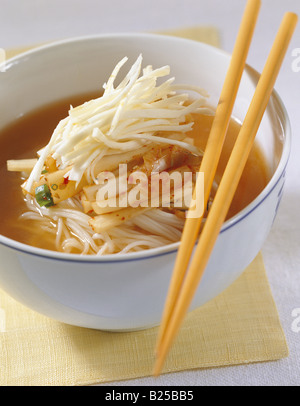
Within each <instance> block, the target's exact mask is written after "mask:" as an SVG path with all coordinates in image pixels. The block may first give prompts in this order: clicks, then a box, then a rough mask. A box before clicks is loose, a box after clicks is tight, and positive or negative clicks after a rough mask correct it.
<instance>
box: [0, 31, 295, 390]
mask: <svg viewBox="0 0 300 406" xmlns="http://www.w3.org/2000/svg"><path fill="white" fill-rule="evenodd" d="M167 33H168V34H169V33H170V32H167ZM178 33H179V34H180V35H182V36H185V37H187V38H191V37H192V38H196V39H198V40H200V39H202V40H203V41H205V42H210V43H213V44H214V45H218V42H217V41H218V32H217V31H216V30H214V29H213V28H209V27H208V28H202V27H200V28H199V29H198V30H197V28H193V29H192V30H188V29H187V30H181V31H179V32H177V34H178ZM171 34H172V35H175V34H176V32H174V33H171ZM197 34H198V35H197ZM18 51H20V50H14V51H13V53H12V52H10V53H7V55H8V56H12V54H16V53H17V52H18ZM0 266H1V265H0ZM7 271H9V270H7ZM157 333H158V329H157V328H151V329H148V330H144V331H139V332H132V333H109V332H102V331H96V330H91V329H84V328H79V327H73V326H69V325H66V324H63V323H59V322H57V321H55V320H52V319H49V318H47V317H45V316H42V315H40V314H38V313H36V312H34V311H32V310H30V309H27V308H26V307H24V306H23V305H21V304H19V303H17V302H16V301H15V300H14V299H12V298H11V297H9V296H8V295H7V294H6V293H5V292H3V291H1V290H0V385H2V386H8V385H10V386H12V385H14V386H30V385H36V386H46V385H49V386H50V385H60V386H63V385H87V384H95V383H105V382H109V381H117V380H125V379H133V378H139V377H145V376H149V375H151V374H152V368H153V365H154V347H155V342H156V338H157ZM287 355H288V348H287V344H286V340H285V336H284V332H283V330H282V327H281V324H280V320H279V317H278V313H277V310H276V306H275V303H274V300H273V297H272V293H271V291H270V287H269V284H268V280H267V276H266V273H265V269H264V264H263V259H262V255H261V254H259V255H258V256H257V258H256V259H255V260H254V261H253V263H252V264H251V265H250V266H249V267H248V268H247V269H246V270H245V271H244V273H243V275H242V276H241V277H240V278H239V279H238V280H237V281H236V282H235V283H233V284H232V285H231V286H230V287H229V288H228V289H227V290H226V291H225V292H223V293H222V294H220V295H219V296H218V297H217V298H215V299H214V300H212V301H210V302H209V303H207V304H206V305H204V306H202V307H201V308H199V309H197V310H194V311H193V312H191V313H189V314H188V315H187V317H186V319H185V321H184V324H183V326H182V328H181V330H180V333H179V335H178V336H177V338H176V340H175V343H174V346H173V347H172V349H171V352H170V353H169V356H168V358H167V360H166V363H165V366H164V369H163V373H167V372H175V371H182V370H187V369H195V368H207V367H218V366H225V365H236V364H244V363H250V362H259V361H270V360H277V359H280V358H283V357H286V356H287Z"/></svg>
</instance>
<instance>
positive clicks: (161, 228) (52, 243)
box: [0, 93, 268, 253]
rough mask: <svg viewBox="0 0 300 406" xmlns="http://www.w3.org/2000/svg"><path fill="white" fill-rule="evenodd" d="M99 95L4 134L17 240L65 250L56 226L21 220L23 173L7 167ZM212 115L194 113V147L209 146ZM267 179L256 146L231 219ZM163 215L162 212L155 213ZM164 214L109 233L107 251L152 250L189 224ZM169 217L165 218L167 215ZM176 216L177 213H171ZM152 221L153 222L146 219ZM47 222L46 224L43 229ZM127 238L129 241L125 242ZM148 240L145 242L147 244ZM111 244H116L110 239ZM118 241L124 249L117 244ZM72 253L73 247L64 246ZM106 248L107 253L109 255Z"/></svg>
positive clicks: (4, 203) (0, 149) (5, 179)
mask: <svg viewBox="0 0 300 406" xmlns="http://www.w3.org/2000/svg"><path fill="white" fill-rule="evenodd" d="M97 96H98V95H97V94H95V93H93V94H86V95H80V96H74V97H72V98H70V99H65V100H60V101H58V102H56V103H52V104H50V105H46V106H44V107H42V108H40V109H39V110H36V111H33V112H32V113H31V114H27V115H25V116H24V117H20V118H19V119H18V120H16V121H15V122H14V123H13V124H11V125H10V126H9V127H7V128H5V129H4V130H2V131H1V133H0V165H1V166H0V186H1V190H2V191H5V196H6V198H5V199H1V201H0V206H1V213H3V214H4V213H5V215H3V217H2V218H1V222H0V232H1V234H3V235H5V236H7V237H10V238H12V239H14V240H17V241H20V242H23V243H25V244H29V245H32V246H35V247H39V248H45V249H50V250H57V249H59V250H61V251H64V249H63V248H62V247H61V246H60V247H58V246H57V234H56V232H57V229H56V227H57V226H56V227H54V226H53V227H51V225H49V227H47V226H45V224H41V223H40V222H37V221H34V220H30V219H22V218H20V216H21V215H22V213H24V212H26V211H27V206H26V203H25V200H24V195H23V194H22V191H21V188H20V184H21V183H22V179H21V176H22V175H21V174H20V173H16V172H9V171H7V168H6V161H7V160H9V159H25V158H32V156H33V151H37V150H39V149H40V148H42V147H43V145H45V144H46V143H47V142H48V140H49V138H50V136H51V134H52V132H53V129H54V128H55V126H56V125H57V123H58V122H59V121H60V120H61V119H63V118H64V117H65V116H66V115H67V112H68V109H69V106H70V105H73V106H76V105H80V104H82V103H84V102H85V101H87V100H90V99H93V98H95V97H97ZM212 120H213V116H211V115H203V114H194V115H193V121H194V126H193V130H192V131H191V132H189V133H188V135H189V136H190V137H192V138H193V139H194V141H195V145H197V146H199V147H200V148H201V149H203V150H204V149H205V144H206V140H207V137H208V135H209V131H210V128H211V124H212ZM239 128H240V126H239V124H238V123H237V122H236V121H234V120H232V121H231V123H230V126H229V131H228V134H227V138H226V141H225V144H224V149H223V153H222V156H221V160H220V164H219V167H218V170H217V174H216V182H217V183H219V180H220V177H221V175H222V171H223V170H224V168H225V165H226V161H227V159H228V157H229V154H230V150H231V148H232V145H233V142H234V140H235V138H236V136H237V134H238V131H239ZM267 182H268V171H267V167H266V163H265V161H264V157H263V154H262V153H261V151H260V149H259V147H258V146H257V145H256V144H255V145H254V147H253V149H252V152H251V154H250V156H249V159H248V163H247V165H246V167H245V170H244V173H243V176H242V178H241V181H240V184H239V187H238V189H237V192H236V195H235V198H234V200H233V202H232V205H231V208H230V211H229V213H228V218H230V217H232V216H233V215H235V214H236V213H237V212H239V211H240V210H242V209H243V208H244V207H246V206H247V205H248V204H249V203H250V202H251V201H252V200H253V199H255V198H256V197H257V195H258V194H259V193H260V192H261V191H262V190H263V188H264V187H265V186H266V184H267ZM156 214H158V212H157V213H156ZM161 214H162V216H159V215H156V216H155V215H154V216H152V217H151V216H150V217H149V215H148V217H147V214H145V218H144V219H142V220H143V221H141V222H137V223H134V224H132V223H130V222H129V223H130V225H129V226H127V225H126V223H125V224H124V225H122V227H121V228H123V230H121V233H120V235H114V233H113V234H112V235H110V236H106V237H107V241H104V242H103V246H104V244H105V243H106V247H109V243H110V240H112V239H114V238H115V239H116V240H117V239H119V240H120V242H118V243H117V244H116V247H114V248H112V249H111V250H110V251H109V250H108V251H106V252H108V253H114V252H118V251H122V249H124V247H126V246H128V245H129V244H130V243H132V241H133V239H134V238H137V239H138V240H139V241H141V243H140V244H139V245H136V250H137V249H147V248H151V247H155V246H159V245H164V244H169V243H172V242H175V241H179V239H180V234H181V230H182V227H183V224H184V218H183V217H182V216H178V215H177V216H176V215H175V214H174V213H172V211H171V210H166V211H164V212H162V213H161ZM163 215H165V217H164V216H163ZM171 216H172V217H171ZM147 221H148V223H149V224H148V225H147V226H145V225H144V223H145V222H147ZM41 225H42V228H41ZM126 239H128V241H129V242H127V243H126V242H124V241H123V240H126ZM143 240H145V241H144V242H143ZM111 244H112V243H111ZM118 244H119V247H120V248H118ZM65 251H66V252H68V248H67V247H65ZM70 252H74V253H80V252H82V248H81V247H80V246H78V248H76V246H72V248H71V249H70ZM106 252H105V250H103V253H106Z"/></svg>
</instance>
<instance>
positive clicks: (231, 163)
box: [154, 13, 298, 376]
mask: <svg viewBox="0 0 300 406" xmlns="http://www.w3.org/2000/svg"><path fill="white" fill-rule="evenodd" d="M297 21H298V17H297V15H296V14H294V13H286V14H285V15H284V18H283V20H282V23H281V25H280V28H279V30H278V33H277V36H276V38H275V41H274V43H273V46H272V49H271V51H270V54H269V56H268V59H267V62H266V64H265V67H264V69H263V72H262V74H261V76H260V79H259V81H258V84H257V87H256V90H255V93H254V96H253V98H252V101H251V103H250V106H249V109H248V112H247V114H246V117H245V119H244V122H243V124H242V127H241V129H240V132H239V135H238V137H237V140H236V142H235V145H234V147H233V149H232V152H231V155H230V158H229V160H228V163H227V166H226V168H225V171H224V174H223V177H222V179H221V182H220V184H219V187H218V190H217V193H216V196H215V198H214V201H213V203H212V206H211V209H210V211H209V213H208V216H207V219H206V222H205V225H204V228H203V230H202V232H201V234H200V238H199V241H198V244H197V247H196V251H195V254H194V257H193V258H192V260H191V264H190V266H189V269H188V272H187V275H186V277H185V281H184V284H183V285H182V287H181V291H180V294H179V297H178V299H177V301H176V304H175V306H174V310H173V313H172V315H171V316H170V318H169V323H168V325H167V326H166V327H165V332H164V335H163V340H162V342H161V343H160V346H159V352H158V355H157V359H156V364H155V366H154V375H156V376H157V375H159V374H160V372H161V369H162V366H163V363H164V360H165V358H166V356H167V353H168V351H169V349H170V347H171V345H172V342H173V340H174V339H175V336H176V334H177V332H178V330H179V328H180V325H181V322H182V320H183V318H184V316H185V314H186V312H187V310H188V307H189V305H190V303H191V301H192V298H193V296H194V294H195V291H196V289H197V287H198V284H199V282H200V280H201V277H202V275H203V272H204V270H205V267H206V265H207V262H208V260H209V257H210V254H211V252H212V250H213V247H214V244H215V241H216V239H217V237H218V235H219V232H220V230H221V227H222V225H223V222H224V220H225V217H226V214H227V212H228V209H229V207H230V204H231V201H232V199H233V196H234V193H235V191H236V188H237V185H238V183H239V180H240V177H241V175H242V172H243V169H244V166H245V164H246V161H247V158H248V156H249V153H250V150H251V148H252V145H253V142H254V139H255V136H256V133H257V131H258V128H259V125H260V123H261V120H262V118H263V115H264V112H265V110H266V108H267V105H268V102H269V99H270V97H271V93H272V91H273V87H274V84H275V81H276V78H277V76H278V73H279V70H280V67H281V65H282V62H283V59H284V56H285V54H286V51H287V49H288V46H289V43H290V40H291V38H292V35H293V32H294V30H295V27H296V24H297Z"/></svg>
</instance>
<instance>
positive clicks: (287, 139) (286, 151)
mask: <svg viewBox="0 0 300 406" xmlns="http://www.w3.org/2000/svg"><path fill="white" fill-rule="evenodd" d="M120 37H121V38H122V39H126V38H127V39H129V38H140V37H144V38H150V39H151V38H152V39H155V38H156V39H157V40H161V39H162V38H163V39H164V40H165V41H172V42H188V43H191V42H193V43H195V44H197V46H199V47H200V48H201V47H203V48H206V49H210V50H211V51H214V52H216V53H219V54H220V55H222V56H225V57H226V58H230V57H231V54H230V53H229V52H227V51H224V50H222V49H220V48H217V47H214V46H212V45H209V44H206V43H202V42H199V41H196V40H193V39H186V38H181V37H175V36H171V35H165V34H155V33H153V34H152V33H139V32H135V33H131V32H120V33H105V34H96V35H86V36H77V37H71V38H66V39H63V40H58V41H53V42H51V43H46V44H44V45H40V46H37V47H35V48H33V49H30V50H27V51H24V52H22V53H20V54H18V55H16V56H14V57H12V58H9V59H7V60H6V61H4V62H3V63H2V64H0V69H1V67H3V66H4V67H5V69H7V68H8V69H9V68H10V67H11V66H13V65H14V64H15V63H18V61H19V60H20V59H22V58H25V59H26V58H27V57H28V56H31V55H32V54H33V55H34V54H36V53H40V52H44V51H47V50H48V49H52V48H56V47H60V46H66V45H68V44H70V43H79V42H84V41H91V40H105V39H108V38H110V39H117V38H120ZM247 70H248V71H251V73H252V74H254V75H256V76H257V78H259V76H260V73H259V72H258V71H257V70H255V69H254V68H253V67H252V66H250V65H248V64H246V67H245V71H247ZM272 96H273V97H274V99H275V100H276V101H277V105H278V108H279V110H280V111H281V115H282V117H283V120H281V124H282V126H283V131H284V142H283V149H282V153H281V156H280V159H279V162H278V165H277V168H276V169H275V171H274V173H273V175H272V177H271V178H270V180H269V182H268V184H267V185H266V187H265V188H264V189H263V190H262V192H261V193H260V194H259V195H258V196H257V197H256V198H255V199H254V200H253V201H252V202H251V203H250V204H248V205H247V206H246V207H245V208H244V209H243V210H241V211H239V212H238V213H237V214H236V215H234V216H233V217H231V218H230V219H228V220H227V221H225V222H224V224H223V226H222V228H221V231H220V234H223V233H225V232H226V231H227V230H229V229H231V228H232V227H233V226H234V225H236V224H238V223H240V222H241V221H242V220H243V219H245V218H246V217H248V216H249V215H250V214H251V213H252V212H253V211H254V210H255V209H256V208H257V207H258V206H259V205H260V204H261V203H262V202H263V201H264V200H265V199H266V198H267V197H268V196H269V195H270V194H271V193H272V191H273V190H274V188H275V187H276V186H277V184H278V183H279V181H280V179H281V177H282V175H283V174H284V173H285V170H286V167H287V164H288V160H289V155H290V150H291V123H290V119H289V116H288V113H287V110H286V107H285V105H284V103H283V101H282V99H281V97H280V96H279V94H278V93H277V91H276V89H275V88H274V89H273V92H272ZM0 244H1V245H3V246H5V247H8V248H11V249H13V250H16V251H18V252H20V253H24V254H29V255H33V256H37V257H41V258H47V259H51V260H56V261H63V262H77V263H78V262H80V263H86V264H88V263H92V264H95V263H114V262H115V263H117V262H131V261H137V260H146V259H149V258H156V257H160V256H164V255H170V254H174V253H176V252H177V250H178V247H179V245H180V241H178V242H175V243H172V244H168V245H164V246H162V247H158V248H150V249H147V250H143V251H138V252H132V253H125V254H118V253H116V254H107V255H103V256H97V255H81V254H68V253H64V252H58V251H52V250H47V249H43V248H38V247H33V246H31V245H27V244H25V243H21V242H19V241H16V240H13V239H11V238H9V237H6V236H4V235H2V234H0Z"/></svg>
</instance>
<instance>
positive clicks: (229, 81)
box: [156, 0, 261, 354]
mask: <svg viewBox="0 0 300 406" xmlns="http://www.w3.org/2000/svg"><path fill="white" fill-rule="evenodd" d="M260 6H261V1H260V0H248V2H247V4H246V7H245V10H244V14H243V17H242V21H241V24H240V28H239V31H238V35H237V39H236V42H235V45H234V49H233V53H232V57H231V61H230V64H229V67H228V70H227V73H226V77H225V81H224V85H223V88H222V91H221V94H220V98H219V103H218V106H217V109H216V114H215V118H214V121H213V124H212V128H211V131H210V134H209V138H208V141H207V145H206V148H205V152H204V156H203V159H202V162H201V166H200V169H199V172H202V173H204V174H205V176H204V207H206V205H207V202H208V199H209V195H210V190H211V188H212V184H213V181H214V177H215V173H216V170H217V166H218V162H219V159H220V155H221V152H222V147H223V143H224V140H225V136H226V132H227V129H228V125H229V122H230V119H231V115H232V110H233V106H234V102H235V99H236V96H237V92H238V88H239V85H240V81H241V78H242V74H243V72H244V68H245V64H246V59H247V55H248V52H249V48H250V44H251V40H252V37H253V33H254V28H255V25H256V21H257V18H258V14H259V10H260ZM198 182H199V183H200V176H199V177H198ZM198 182H197V183H196V186H195V192H194V195H193V202H195V201H196V196H197V192H196V191H197V190H200V189H199V188H200V187H201V185H200V184H199V183H198ZM193 209H194V207H193V206H192V207H191V208H190V210H189V212H188V215H187V218H186V221H185V225H184V229H183V232H182V237H181V242H180V246H179V250H178V254H177V257H176V261H175V266H174V270H173V274H172V278H171V282H170V286H169V292H168V295H167V300H166V303H165V309H164V312H163V315H162V320H161V325H160V329H159V333H158V334H159V335H158V340H157V347H156V353H157V354H158V353H159V346H160V343H161V341H162V340H163V337H164V333H165V330H166V326H167V324H168V322H169V318H170V315H171V313H172V311H173V309H174V306H175V303H176V299H177V296H178V294H179V291H180V287H181V284H182V281H183V279H184V276H185V273H186V269H187V266H188V262H189V259H190V256H191V254H192V250H193V248H194V245H195V243H196V240H197V237H198V234H199V230H200V226H201V222H202V218H203V216H194V217H192V216H191V215H190V213H191V212H192V210H193Z"/></svg>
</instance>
